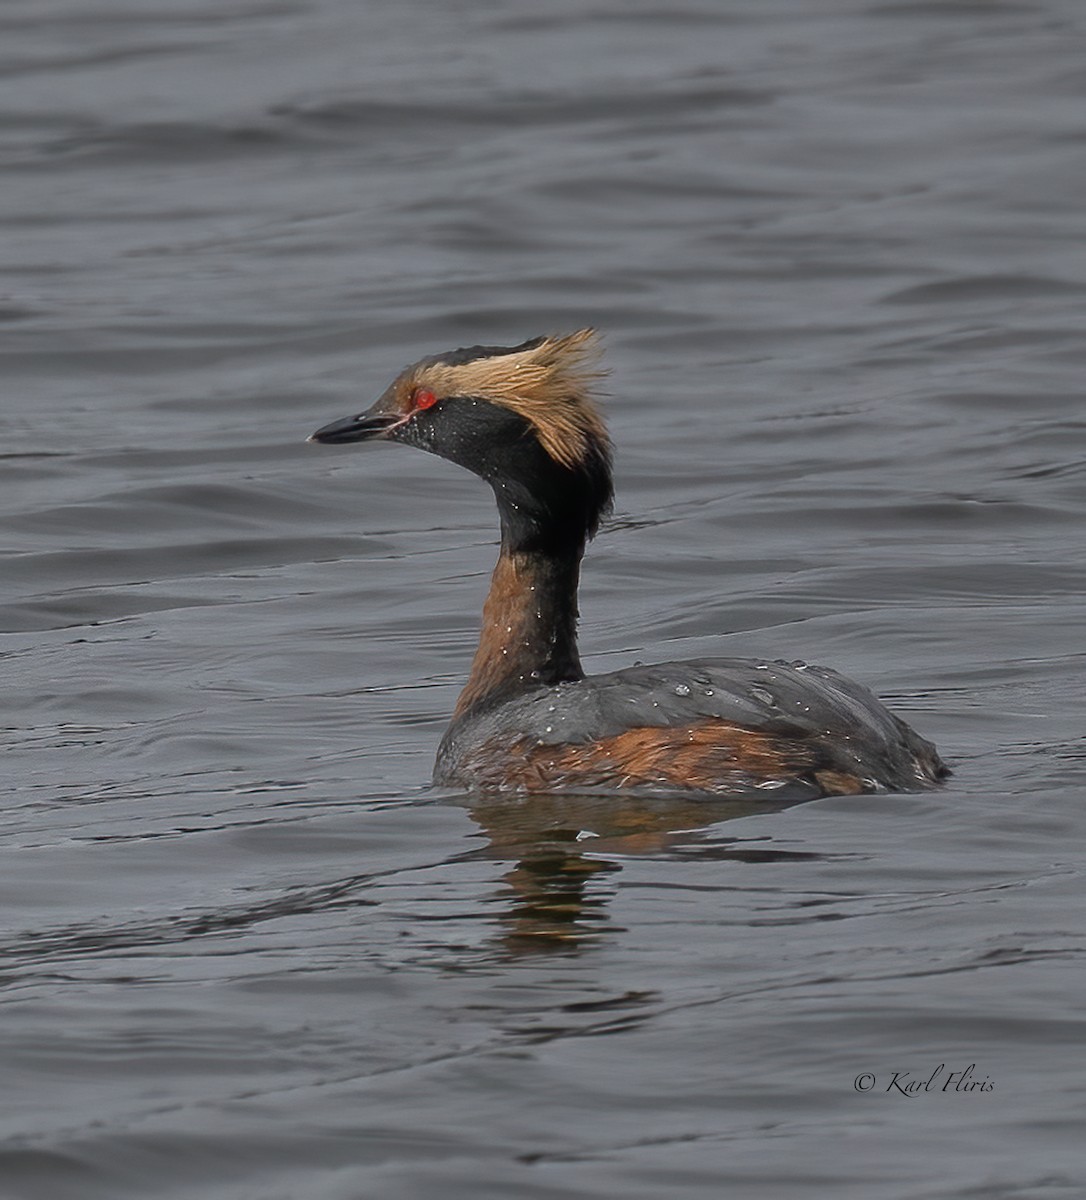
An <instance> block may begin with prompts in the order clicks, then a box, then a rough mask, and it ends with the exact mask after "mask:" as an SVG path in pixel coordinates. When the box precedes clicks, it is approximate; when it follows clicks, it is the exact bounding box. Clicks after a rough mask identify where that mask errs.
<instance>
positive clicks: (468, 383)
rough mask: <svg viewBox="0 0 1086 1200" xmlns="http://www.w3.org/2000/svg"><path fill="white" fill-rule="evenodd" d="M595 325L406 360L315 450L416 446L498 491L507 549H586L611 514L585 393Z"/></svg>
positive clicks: (607, 471)
mask: <svg viewBox="0 0 1086 1200" xmlns="http://www.w3.org/2000/svg"><path fill="white" fill-rule="evenodd" d="M595 351H596V338H595V334H594V332H593V331H592V330H591V329H581V330H578V331H577V332H576V333H571V334H567V335H566V336H564V337H538V338H532V339H531V340H530V341H527V342H522V343H521V344H520V345H519V346H510V347H503V346H471V347H468V348H467V349H462V350H452V351H450V352H448V353H446V354H439V355H435V356H434V357H432V358H424V359H421V360H420V361H419V362H417V363H414V364H413V365H411V366H410V367H408V368H406V370H404V371H402V372H401V373H400V375H399V376H398V377H397V378H396V379H395V380H394V381H393V382H392V384H391V385H390V386H389V387H388V388H387V389H386V391H385V392H384V394H383V395H382V396H381V397H380V398H379V399H378V400H377V402H376V403H375V404H374V405H373V406H372V407H371V408H369V409H367V411H366V412H364V413H360V414H359V415H358V416H356V417H346V418H344V419H343V420H340V421H333V422H332V424H330V425H325V426H324V427H323V428H321V429H318V430H317V432H316V433H314V434H313V435H312V437H311V438H310V439H309V440H310V441H312V442H322V443H325V444H333V445H334V444H340V443H344V442H362V441H371V440H375V439H383V440H387V441H395V442H403V443H404V444H406V445H409V446H417V447H419V449H421V450H428V451H430V453H432V454H437V455H440V456H441V457H442V458H447V459H448V460H449V461H450V462H454V463H457V464H459V465H460V466H462V467H466V468H467V469H468V470H469V471H472V472H474V473H475V474H476V475H478V476H480V477H481V478H482V479H485V480H486V481H487V483H489V484H490V485H491V487H492V488H493V489H494V493H495V496H496V497H497V501H498V508H499V511H500V513H501V522H502V542H503V544H504V545H505V546H506V548H508V549H515V550H542V551H553V550H555V549H562V548H566V549H576V548H578V547H583V545H584V542H585V540H586V539H587V538H589V537H591V536H592V535H593V534H594V533H595V532H596V528H597V526H598V524H599V521H600V518H601V516H603V515H604V513H606V512H607V510H608V509H609V508H610V504H611V497H612V484H611V444H610V441H609V439H608V436H607V430H606V427H605V426H604V423H603V419H602V417H601V416H600V414H599V412H598V411H597V409H596V407H595V406H594V404H593V403H592V401H591V399H590V397H589V390H590V387H591V384H592V382H593V381H594V380H595V379H597V378H598V377H599V375H600V372H599V371H597V370H595V369H593V365H592V361H591V360H592V357H593V355H594V354H595Z"/></svg>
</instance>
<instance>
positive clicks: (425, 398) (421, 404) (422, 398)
mask: <svg viewBox="0 0 1086 1200" xmlns="http://www.w3.org/2000/svg"><path fill="white" fill-rule="evenodd" d="M414 402H415V407H416V408H433V407H434V405H435V404H436V403H437V396H435V395H434V393H433V392H431V391H430V390H429V389H428V388H419V390H418V391H417V392H416V393H415V397H414Z"/></svg>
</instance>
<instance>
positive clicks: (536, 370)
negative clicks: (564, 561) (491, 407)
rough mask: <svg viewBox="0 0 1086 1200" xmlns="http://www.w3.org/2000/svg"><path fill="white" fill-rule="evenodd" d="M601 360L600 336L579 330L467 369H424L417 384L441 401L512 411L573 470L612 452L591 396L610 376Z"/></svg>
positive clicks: (441, 365) (437, 364)
mask: <svg viewBox="0 0 1086 1200" xmlns="http://www.w3.org/2000/svg"><path fill="white" fill-rule="evenodd" d="M598 355H599V340H598V338H597V337H596V331H595V330H594V329H578V330H576V332H574V333H567V334H563V335H560V336H557V337H544V338H538V339H536V340H535V341H532V342H526V343H524V345H523V346H514V347H513V348H512V349H511V350H508V351H506V352H501V351H499V352H497V353H493V354H488V355H485V356H483V357H479V358H474V359H470V360H469V361H467V362H464V363H456V364H453V363H447V362H441V361H440V360H438V361H430V362H427V363H424V364H420V366H419V367H418V368H417V372H416V374H415V376H414V379H413V383H414V385H415V386H421V385H423V384H424V385H425V386H426V387H429V388H432V389H433V390H434V391H435V392H436V393H437V394H438V395H439V396H479V397H481V398H482V399H485V400H489V401H491V403H493V404H500V405H502V406H503V407H505V408H508V409H509V410H510V411H511V412H515V413H517V414H518V415H519V416H522V417H523V418H524V419H525V420H526V421H529V422H530V423H531V424H532V426H533V427H534V428H535V431H536V433H537V434H538V436H539V441H540V443H541V445H542V446H543V448H544V449H545V450H546V451H547V453H548V454H549V455H550V456H551V458H553V459H554V460H555V461H556V462H559V463H561V464H562V465H563V466H565V467H571V468H572V467H576V466H578V465H579V464H581V463H583V462H584V461H585V460H586V458H587V457H588V455H589V451H590V449H592V448H593V447H595V448H597V449H599V450H602V451H604V452H606V450H607V448H608V446H609V442H608V438H607V427H606V425H605V424H604V421H603V417H602V416H601V415H600V413H599V411H598V410H597V409H596V407H595V405H594V404H593V402H592V400H591V398H590V394H589V393H590V391H591V389H592V386H593V384H594V383H595V382H596V381H597V380H599V379H601V378H602V377H603V376H604V375H605V374H606V372H605V371H602V370H600V369H599V368H598V367H597V366H596V365H595V363H596V360H597V358H598Z"/></svg>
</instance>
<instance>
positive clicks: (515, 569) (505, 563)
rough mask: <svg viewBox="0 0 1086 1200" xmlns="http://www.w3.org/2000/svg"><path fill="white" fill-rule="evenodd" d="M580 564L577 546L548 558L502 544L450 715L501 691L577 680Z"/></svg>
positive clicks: (545, 554)
mask: <svg viewBox="0 0 1086 1200" xmlns="http://www.w3.org/2000/svg"><path fill="white" fill-rule="evenodd" d="M580 565H581V551H580V549H579V548H577V549H576V550H574V549H572V548H571V549H570V550H569V551H568V552H566V553H560V554H553V553H550V554H548V553H543V552H540V551H537V550H531V551H529V550H514V549H511V548H510V547H509V546H508V545H506V544H505V542H503V544H502V549H501V554H500V555H499V557H498V563H497V566H496V567H495V568H494V575H493V577H492V578H491V581H490V593H489V595H488V596H487V598H486V604H485V605H484V606H483V628H482V632H481V633H480V636H479V648H478V649H477V650H476V651H475V658H474V660H473V661H472V664H471V674H470V675H469V677H468V682H467V685H466V686H465V688H464V690H463V691H462V692H461V693H460V698H459V700H458V701H457V703H456V710H455V712H454V714H453V715H454V716H460V715H461V714H462V713H465V712H467V711H468V709H471V708H474V707H476V706H477V705H479V704H482V703H484V702H485V701H487V700H489V699H491V698H493V697H494V696H496V695H498V694H499V693H502V692H505V691H507V690H519V689H521V688H529V687H534V686H539V685H544V684H553V683H561V682H562V681H563V680H567V679H583V678H584V672H583V671H582V670H581V660H580V658H579V657H578V654H577V582H578V579H579V576H580Z"/></svg>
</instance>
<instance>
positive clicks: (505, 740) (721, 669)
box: [309, 329, 949, 799]
mask: <svg viewBox="0 0 1086 1200" xmlns="http://www.w3.org/2000/svg"><path fill="white" fill-rule="evenodd" d="M594 350H595V334H594V332H593V331H592V330H591V329H581V330H578V331H577V332H576V333H571V334H568V335H566V336H564V337H538V338H532V339H531V340H530V341H527V342H522V343H521V344H520V345H519V346H511V347H504V346H471V347H468V348H467V349H463V350H453V351H451V352H449V353H446V354H438V355H435V356H434V357H432V358H424V359H421V360H420V361H419V362H417V363H415V364H414V365H412V366H410V367H407V368H406V369H405V370H404V371H403V372H402V373H401V374H400V375H399V376H398V377H397V378H396V379H395V380H394V382H393V383H392V384H391V386H390V387H389V388H388V389H387V390H386V391H385V393H384V394H383V395H382V396H381V397H380V399H379V400H378V401H377V402H376V404H374V405H373V407H372V408H370V409H368V410H367V411H366V412H364V413H362V414H361V415H359V416H357V417H347V418H345V419H344V420H341V421H334V422H333V423H332V424H331V425H325V426H324V427H323V428H322V429H318V430H317V432H316V433H314V434H313V436H312V437H311V438H310V439H309V440H310V441H314V442H323V443H327V444H339V443H342V442H362V441H370V440H373V439H377V438H380V439H387V440H389V441H395V442H403V443H405V444H407V445H409V446H417V447H419V448H420V449H422V450H429V451H430V452H431V453H432V454H438V455H440V456H441V457H442V458H447V459H449V460H450V461H451V462H454V463H458V464H459V465H460V466H462V467H466V468H467V469H468V470H469V471H472V472H474V473H475V474H476V475H478V476H480V477H481V478H482V479H484V480H486V482H487V483H489V484H490V486H491V487H492V488H493V489H494V495H495V498H496V499H497V502H498V513H499V516H500V518H501V550H500V553H499V556H498V564H497V566H496V568H495V570H494V575H493V579H492V581H491V585H490V594H489V596H488V597H487V600H486V604H485V606H484V608H483V628H482V634H481V636H480V639H479V647H478V649H477V650H476V652H475V658H474V661H473V662H472V665H471V673H470V675H469V677H468V682H467V685H466V687H465V688H464V690H463V691H462V692H461V693H460V698H459V700H458V701H457V704H456V708H455V710H454V712H453V717H452V722H451V724H450V725H449V727H448V729H447V730H446V732H445V736H444V738H443V739H442V741H441V746H440V748H439V750H438V754H437V762H436V764H435V767H434V781H435V782H436V783H440V784H448V785H454V786H459V787H463V788H467V789H469V790H471V791H476V792H482V793H492V792H496V791H497V792H503V791H505V792H517V793H531V792H599V791H635V792H648V793H657V792H659V793H670V794H673V793H675V792H682V793H686V794H689V793H697V794H702V795H715V796H721V795H735V794H741V793H744V792H746V793H750V792H751V791H752V789H758V790H759V791H760V793H761V794H763V795H764V794H765V792H766V791H770V792H773V793H775V794H778V795H780V796H782V798H783V797H794V798H797V799H800V798H807V797H812V798H813V797H815V796H826V795H849V794H853V793H859V792H872V791H877V790H882V789H888V790H893V791H919V790H923V789H927V788H931V787H934V786H936V785H937V783H938V781H939V780H940V779H942V778H944V777H945V776H946V775H947V774H949V772H948V770H947V768H946V767H945V766H944V764H943V763H942V761H941V760H940V758H939V755H938V753H937V752H936V750H935V747H934V746H932V745H931V744H930V743H929V742H927V741H925V740H924V739H923V738H921V737H919V736H918V735H917V734H916V733H914V732H913V730H912V729H910V728H909V726H908V725H906V724H905V723H904V722H903V721H900V720H899V719H898V718H897V717H895V716H894V715H893V714H892V713H890V712H889V711H888V710H887V709H886V708H884V707H883V705H882V704H881V703H880V702H879V701H878V700H877V699H876V698H875V697H874V696H873V695H872V694H871V693H870V692H869V691H868V690H867V689H866V688H863V687H860V685H859V684H856V683H853V682H852V681H851V680H849V679H846V678H844V676H842V675H839V674H838V673H837V672H836V671H832V670H829V669H828V668H826V667H815V666H808V665H806V664H804V663H791V664H788V663H784V662H761V661H755V660H751V659H738V658H713V659H705V660H699V661H692V662H671V663H661V664H659V665H657V666H634V667H628V668H626V669H624V670H621V671H612V672H610V673H608V674H606V675H595V676H588V677H586V676H585V673H584V671H583V670H582V669H581V662H580V658H579V657H578V654H577V583H578V576H579V572H580V564H581V558H582V556H583V554H584V549H585V545H586V543H587V541H588V540H589V539H590V538H591V537H592V536H593V535H594V534H595V532H596V528H597V526H598V524H599V521H600V518H601V516H603V515H604V514H605V513H606V512H608V511H609V509H610V506H611V498H612V484H611V444H610V440H609V438H608V436H607V430H606V428H605V426H604V423H603V420H602V418H601V416H600V414H599V412H598V411H597V409H596V408H595V406H594V405H593V403H592V401H591V399H590V396H589V393H590V389H591V384H592V382H593V380H594V379H596V378H597V377H598V374H599V373H598V372H596V371H593V370H592V369H591V362H590V356H591V354H592V353H593V351H594Z"/></svg>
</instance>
